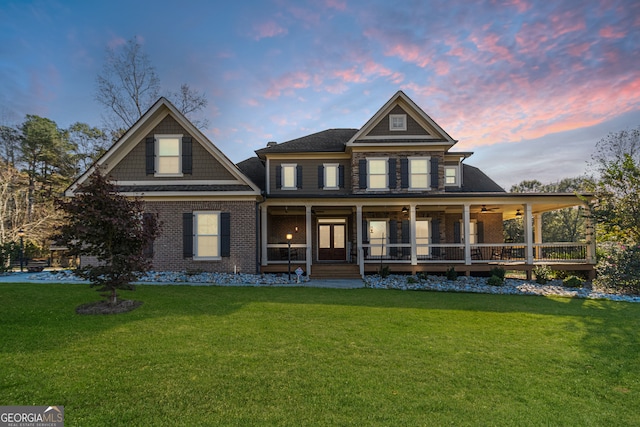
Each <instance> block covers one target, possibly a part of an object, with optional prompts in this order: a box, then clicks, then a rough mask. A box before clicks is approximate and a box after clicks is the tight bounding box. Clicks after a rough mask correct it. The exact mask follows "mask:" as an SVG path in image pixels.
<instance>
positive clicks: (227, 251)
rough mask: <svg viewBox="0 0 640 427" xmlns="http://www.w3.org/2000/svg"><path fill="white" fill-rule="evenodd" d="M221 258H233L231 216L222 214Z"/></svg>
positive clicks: (226, 213)
mask: <svg viewBox="0 0 640 427" xmlns="http://www.w3.org/2000/svg"><path fill="white" fill-rule="evenodd" d="M220 256H223V257H228V256H231V214H230V213H229V212H221V213H220Z"/></svg>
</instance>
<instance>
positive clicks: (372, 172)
mask: <svg viewBox="0 0 640 427" xmlns="http://www.w3.org/2000/svg"><path fill="white" fill-rule="evenodd" d="M388 163H389V162H388V160H387V159H367V171H368V177H367V178H368V182H367V189H369V190H386V189H387V188H388V186H389V184H388V183H387V164H388Z"/></svg>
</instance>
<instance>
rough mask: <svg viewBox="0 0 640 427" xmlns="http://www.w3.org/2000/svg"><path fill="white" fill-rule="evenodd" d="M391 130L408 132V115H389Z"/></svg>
mask: <svg viewBox="0 0 640 427" xmlns="http://www.w3.org/2000/svg"><path fill="white" fill-rule="evenodd" d="M389 130H390V131H403V130H407V115H406V114H389Z"/></svg>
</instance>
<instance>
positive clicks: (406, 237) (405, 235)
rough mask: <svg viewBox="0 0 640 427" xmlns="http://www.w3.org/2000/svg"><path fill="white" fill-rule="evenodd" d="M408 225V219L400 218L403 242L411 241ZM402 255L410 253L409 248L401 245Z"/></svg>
mask: <svg viewBox="0 0 640 427" xmlns="http://www.w3.org/2000/svg"><path fill="white" fill-rule="evenodd" d="M409 225H410V223H409V220H408V219H404V220H402V243H403V244H409V243H411V232H410V231H409ZM402 255H403V256H405V257H406V256H409V255H411V248H407V247H403V248H402Z"/></svg>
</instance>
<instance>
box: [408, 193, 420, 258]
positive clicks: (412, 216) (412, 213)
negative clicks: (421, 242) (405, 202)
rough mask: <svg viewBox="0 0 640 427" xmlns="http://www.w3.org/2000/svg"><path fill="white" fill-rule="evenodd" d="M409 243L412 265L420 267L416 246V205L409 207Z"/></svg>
mask: <svg viewBox="0 0 640 427" xmlns="http://www.w3.org/2000/svg"><path fill="white" fill-rule="evenodd" d="M409 209H410V210H409V241H410V242H411V265H418V250H417V246H416V243H417V242H416V205H414V204H411V205H410V207H409Z"/></svg>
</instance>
